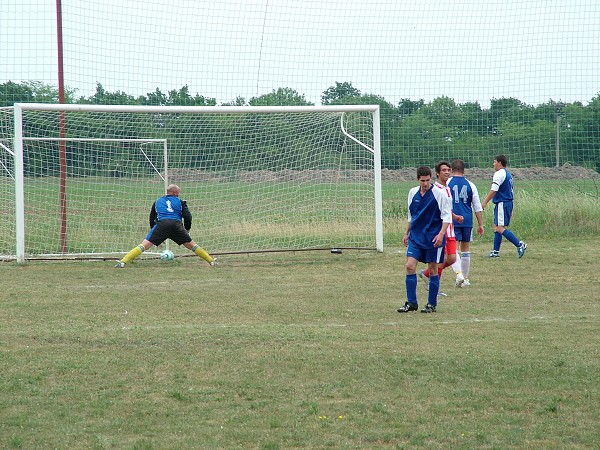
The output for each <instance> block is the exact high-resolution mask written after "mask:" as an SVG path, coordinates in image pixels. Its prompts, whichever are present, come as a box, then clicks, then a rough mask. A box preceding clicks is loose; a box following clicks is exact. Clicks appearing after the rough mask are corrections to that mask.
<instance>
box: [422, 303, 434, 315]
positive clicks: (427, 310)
mask: <svg viewBox="0 0 600 450" xmlns="http://www.w3.org/2000/svg"><path fill="white" fill-rule="evenodd" d="M435 311H436V310H435V306H432V305H430V304H429V303H427V306H425V308H423V309H422V310H421V312H422V313H432V312H435Z"/></svg>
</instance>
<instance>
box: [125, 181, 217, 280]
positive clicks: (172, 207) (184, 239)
mask: <svg viewBox="0 0 600 450" xmlns="http://www.w3.org/2000/svg"><path fill="white" fill-rule="evenodd" d="M180 193H181V189H180V188H179V186H177V185H176V184H170V185H169V186H167V195H165V196H163V197H160V198H159V199H158V200H156V201H155V202H154V203H153V204H152V208H151V209H150V232H149V233H148V235H147V236H146V238H145V239H144V240H143V241H142V243H141V244H140V245H138V246H136V247H134V248H133V249H131V251H130V252H129V253H127V254H126V255H125V256H124V257H123V258H122V259H121V260H120V261H119V262H117V264H116V265H115V267H116V268H119V269H122V268H123V267H125V264H128V263H130V262H131V261H133V260H134V259H136V258H137V257H138V256H140V255H141V254H142V253H143V252H145V251H146V250H148V249H149V248H150V247H152V246H153V245H156V246H159V245H160V244H162V243H163V242H164V241H165V240H167V239H171V240H172V241H173V242H175V243H176V244H177V245H182V244H183V245H184V247H185V248H187V249H189V250H191V251H192V252H194V253H195V254H196V256H199V257H200V258H202V259H203V260H205V261H206V262H207V263H209V264H210V265H211V266H215V265H216V263H217V262H216V261H215V259H214V258H213V257H212V256H210V255H209V254H208V253H206V251H205V250H204V249H203V248H202V247H200V246H199V245H198V244H196V243H195V242H194V241H193V240H192V238H191V237H190V234H189V230H190V228H191V227H192V213H191V212H190V210H189V208H188V206H187V203H186V202H184V201H182V200H180V198H179V194H180ZM182 219H183V223H182Z"/></svg>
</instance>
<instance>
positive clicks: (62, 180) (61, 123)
mask: <svg viewBox="0 0 600 450" xmlns="http://www.w3.org/2000/svg"><path fill="white" fill-rule="evenodd" d="M56 38H57V39H56V42H57V52H58V103H61V104H62V103H65V78H64V72H63V36H62V4H61V0H56ZM58 132H59V137H60V138H64V137H65V113H64V111H60V112H59V113H58ZM58 153H59V166H60V169H59V189H60V251H61V253H67V146H66V142H65V141H63V140H61V141H58Z"/></svg>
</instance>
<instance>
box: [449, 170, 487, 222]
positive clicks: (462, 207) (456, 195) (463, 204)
mask: <svg viewBox="0 0 600 450" xmlns="http://www.w3.org/2000/svg"><path fill="white" fill-rule="evenodd" d="M448 188H449V189H450V193H451V194H452V212H453V213H454V214H456V215H458V216H463V218H464V220H463V222H462V223H459V222H457V221H456V220H454V221H453V223H454V228H459V227H467V228H471V227H473V210H475V212H479V211H482V210H483V208H482V207H481V201H480V199H479V192H478V191H477V187H476V186H475V185H474V184H473V183H471V182H470V181H469V180H467V179H466V178H465V177H463V176H454V177H452V178H450V180H449V181H448Z"/></svg>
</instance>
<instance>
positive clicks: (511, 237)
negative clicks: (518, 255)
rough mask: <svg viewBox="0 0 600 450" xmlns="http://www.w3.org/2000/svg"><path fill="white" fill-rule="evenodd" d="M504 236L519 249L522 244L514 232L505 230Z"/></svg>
mask: <svg viewBox="0 0 600 450" xmlns="http://www.w3.org/2000/svg"><path fill="white" fill-rule="evenodd" d="M502 236H504V237H505V238H506V239H508V240H509V241H510V242H511V243H512V244H513V245H514V246H515V247H519V244H520V243H521V242H520V241H519V238H518V237H516V236H515V234H514V233H513V232H512V231H510V230H504V232H503V233H502Z"/></svg>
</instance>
